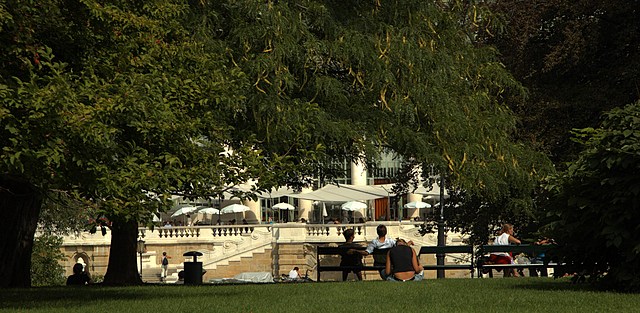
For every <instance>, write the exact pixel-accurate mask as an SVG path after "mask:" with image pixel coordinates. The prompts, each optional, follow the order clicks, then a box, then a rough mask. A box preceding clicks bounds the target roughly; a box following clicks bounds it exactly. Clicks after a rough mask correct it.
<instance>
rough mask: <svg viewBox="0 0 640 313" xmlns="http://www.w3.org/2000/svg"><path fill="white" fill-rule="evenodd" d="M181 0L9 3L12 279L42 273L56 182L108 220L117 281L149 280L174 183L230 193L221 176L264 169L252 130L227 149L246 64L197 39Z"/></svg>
mask: <svg viewBox="0 0 640 313" xmlns="http://www.w3.org/2000/svg"><path fill="white" fill-rule="evenodd" d="M168 4H169V3H165V2H162V1H159V2H153V3H147V4H145V5H140V6H139V5H137V3H135V2H132V3H121V7H118V6H114V5H111V4H108V3H107V4H101V3H98V2H94V1H82V2H81V3H74V2H73V1H70V2H58V1H51V2H42V3H39V4H37V5H35V6H32V5H31V4H24V3H11V5H10V6H7V7H6V12H8V15H6V16H8V17H7V18H6V19H4V20H3V23H5V24H6V25H7V27H6V31H3V33H2V35H3V36H2V40H3V42H4V43H7V44H6V45H3V49H5V51H6V52H7V53H6V54H3V56H6V57H5V60H6V61H7V62H4V61H3V62H2V64H3V67H2V69H1V70H0V72H1V73H3V75H2V81H1V84H0V94H2V96H1V97H0V98H1V99H2V107H1V109H0V112H1V115H0V119H1V120H2V124H3V125H4V128H3V129H2V130H1V132H2V136H0V138H1V140H2V144H3V154H2V158H1V159H0V160H1V161H2V162H1V164H2V184H1V186H2V197H0V198H1V201H2V210H1V211H2V214H3V216H2V217H3V219H2V231H3V236H4V238H7V240H6V242H7V244H6V245H5V246H3V249H2V253H1V254H2V259H1V260H0V261H2V262H1V263H0V264H2V266H1V267H0V268H1V270H0V278H2V279H1V281H2V285H3V286H25V285H28V284H29V283H30V279H29V266H28V264H30V260H29V258H30V256H31V253H30V252H31V244H32V241H33V232H34V230H35V226H36V222H37V218H38V216H39V211H40V208H41V206H42V199H43V198H44V197H45V195H47V194H48V193H49V191H51V190H60V191H63V192H65V193H67V195H68V196H70V197H71V198H75V199H78V200H79V201H83V202H84V203H86V204H88V205H91V206H93V210H94V212H95V214H96V218H95V220H98V218H97V217H100V216H106V217H107V218H108V220H109V222H108V226H109V227H111V229H112V231H113V233H112V235H113V238H114V239H113V242H112V246H111V248H112V253H111V254H110V260H109V263H110V266H109V270H108V272H107V274H106V277H105V283H112V284H127V283H135V282H139V277H138V275H137V273H136V267H135V240H136V236H137V226H138V222H139V221H145V220H148V219H149V218H150V216H151V213H152V212H155V211H157V210H159V209H160V210H162V209H163V208H166V207H167V206H168V202H167V200H166V199H167V197H168V195H169V193H177V192H179V193H185V194H192V193H197V192H203V191H205V190H206V193H207V194H211V195H215V194H216V193H221V192H222V190H221V189H220V188H218V189H211V188H210V187H212V186H226V185H233V184H234V183H237V182H241V181H244V180H246V179H247V177H250V176H258V175H256V174H255V173H252V172H251V171H247V170H245V169H260V168H261V167H260V165H261V162H260V161H259V159H260V157H259V151H256V150H254V149H252V148H251V144H250V140H251V139H250V138H247V140H245V142H244V143H248V145H247V147H238V148H235V149H234V155H233V156H228V155H227V154H223V152H224V151H225V149H226V148H227V143H228V142H230V140H229V139H228V137H227V136H228V133H229V131H230V127H229V126H228V124H227V123H226V122H225V120H224V119H222V120H216V118H217V117H218V116H225V115H226V116H229V114H230V113H229V112H234V111H235V110H237V109H236V108H235V105H236V104H237V101H238V100H239V99H240V97H238V96H236V91H235V90H236V88H242V87H243V86H244V82H243V80H242V75H241V73H239V72H238V71H233V69H228V68H225V66H224V64H221V63H219V60H220V58H221V56H223V55H224V47H217V49H211V50H207V51H205V49H204V47H203V45H202V44H201V43H197V42H193V41H191V40H190V39H189V36H188V34H187V33H186V32H185V31H184V29H182V27H181V26H180V25H179V23H178V22H179V20H172V19H171V18H172V16H174V15H177V16H184V14H183V15H180V14H181V12H183V10H184V9H185V8H184V7H180V6H166V5H168ZM3 16H4V15H3ZM77 25H83V26H82V27H78V26H77ZM49 32H52V33H56V34H57V35H56V36H60V37H61V38H57V37H55V36H54V37H48V36H47V34H48V33H49ZM207 48H215V46H214V45H211V46H208V47H207ZM54 49H55V53H56V57H55V58H54V56H53V54H54ZM221 112H222V113H224V114H221ZM220 121H222V123H219V122H220ZM254 163H255V164H254ZM145 191H147V192H145ZM24 264H26V267H25V265H24Z"/></svg>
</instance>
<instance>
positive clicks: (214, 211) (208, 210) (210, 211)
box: [198, 207, 220, 223]
mask: <svg viewBox="0 0 640 313" xmlns="http://www.w3.org/2000/svg"><path fill="white" fill-rule="evenodd" d="M198 213H204V214H211V220H210V221H209V222H210V223H213V215H214V214H220V210H218V209H216V208H212V207H208V208H203V209H200V210H198ZM206 218H207V216H206V215H205V220H206Z"/></svg>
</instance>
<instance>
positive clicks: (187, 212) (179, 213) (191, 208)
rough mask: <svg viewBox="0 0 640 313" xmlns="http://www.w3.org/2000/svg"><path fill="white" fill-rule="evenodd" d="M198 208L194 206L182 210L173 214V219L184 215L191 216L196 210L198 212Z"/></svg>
mask: <svg viewBox="0 0 640 313" xmlns="http://www.w3.org/2000/svg"><path fill="white" fill-rule="evenodd" d="M197 209H198V208H197V207H194V206H186V207H183V208H180V209H179V210H178V211H175V212H173V214H171V217H176V216H180V215H184V214H189V213H191V212H193V211H195V210H197Z"/></svg>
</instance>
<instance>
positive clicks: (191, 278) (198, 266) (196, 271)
mask: <svg viewBox="0 0 640 313" xmlns="http://www.w3.org/2000/svg"><path fill="white" fill-rule="evenodd" d="M183 256H190V257H193V262H184V284H185V285H200V284H202V262H198V257H199V256H202V253H201V252H198V251H189V252H185V253H184V254H183Z"/></svg>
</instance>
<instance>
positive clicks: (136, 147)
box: [0, 0, 545, 286]
mask: <svg viewBox="0 0 640 313" xmlns="http://www.w3.org/2000/svg"><path fill="white" fill-rule="evenodd" d="M464 3H465V2H464V1H462V2H461V1H436V2H425V1H417V0H416V1H394V2H379V1H374V2H362V1H318V0H306V1H296V2H289V1H255V0H241V1H197V2H195V1H193V2H189V3H183V2H179V1H175V2H174V1H168V0H156V1H146V2H144V3H141V2H139V1H118V2H111V1H96V0H82V1H78V2H76V1H74V0H68V1H53V0H51V1H43V2H39V3H38V4H24V3H11V4H9V5H7V6H5V7H4V8H5V10H4V11H2V12H6V14H0V17H1V18H2V20H0V24H1V25H3V26H5V27H3V32H2V33H1V35H2V37H1V40H2V42H3V43H6V44H5V45H3V46H2V48H0V49H4V50H3V52H5V53H3V54H2V55H3V57H2V58H3V59H2V61H3V62H2V63H1V64H2V65H0V73H2V80H1V81H0V95H2V97H0V99H2V102H1V103H2V106H1V107H0V120H1V121H2V124H3V125H6V126H5V128H4V129H2V130H0V133H1V134H2V135H1V136H0V140H2V144H3V152H4V153H3V155H2V157H1V158H0V161H1V162H0V164H1V165H2V168H1V169H2V171H1V173H3V175H2V181H1V183H2V184H0V186H2V191H3V192H2V193H1V197H0V201H3V202H2V208H3V210H2V212H3V213H4V214H8V215H7V216H6V218H5V219H0V223H7V224H8V223H13V225H16V226H15V228H10V227H9V226H11V225H6V226H7V228H2V227H3V226H5V225H4V224H0V228H1V229H2V231H5V230H6V231H13V232H14V233H15V234H14V233H7V236H8V237H6V238H10V240H9V242H10V243H11V245H9V246H7V247H4V248H3V249H2V251H0V258H4V256H7V255H12V256H13V255H19V256H22V259H21V261H20V262H18V263H11V262H13V260H12V259H11V260H10V259H0V264H3V266H2V267H1V269H0V281H2V282H3V283H4V282H7V283H6V284H7V285H12V286H18V285H25V284H27V283H26V282H28V281H29V280H27V279H25V277H28V276H25V274H24V270H23V269H22V268H20V267H19V266H20V265H19V264H29V262H28V261H29V260H28V259H26V258H27V254H20V253H21V252H20V251H22V250H20V249H23V248H24V249H26V251H30V245H31V242H32V238H33V229H35V221H34V218H35V217H37V216H38V213H39V210H40V207H41V201H42V199H43V198H44V197H45V195H47V194H49V193H48V191H50V190H59V191H63V192H65V193H66V194H67V195H69V196H70V197H71V198H73V199H75V200H78V201H84V203H86V204H87V205H90V206H91V208H92V212H94V214H95V215H96V219H95V220H100V219H98V218H97V217H101V216H104V217H106V218H107V219H108V221H105V222H104V224H101V225H100V226H105V227H110V228H111V230H112V236H113V240H112V245H111V254H110V259H109V269H108V271H107V274H106V275H105V283H110V284H132V283H139V282H140V281H139V278H138V276H137V273H136V268H135V253H134V252H135V238H136V235H137V225H138V222H141V221H142V222H144V221H147V220H149V218H150V216H151V213H152V212H155V211H156V210H159V209H160V210H162V209H163V208H166V207H167V205H168V201H167V198H168V195H169V194H172V193H179V194H183V195H187V196H207V195H209V196H215V195H217V194H220V193H222V191H223V189H224V188H225V186H230V185H234V184H237V183H239V182H243V181H246V180H248V179H249V178H255V179H258V180H259V182H260V184H261V186H260V187H259V188H268V187H270V186H275V185H282V184H289V185H294V186H301V185H304V184H308V183H309V181H310V177H312V176H313V175H315V174H317V173H318V172H321V173H325V174H327V175H329V176H328V178H330V175H331V174H332V171H324V169H325V168H326V166H325V165H326V164H327V163H326V162H327V161H328V160H340V161H342V160H344V159H347V160H362V161H367V160H366V158H374V157H375V156H376V153H377V151H378V150H379V149H390V150H392V151H395V152H397V153H398V154H399V155H401V156H403V157H404V158H405V159H407V160H411V161H413V162H415V163H416V164H433V166H435V167H436V168H437V169H438V170H439V171H440V172H441V173H443V175H446V176H447V179H448V181H450V182H452V184H453V185H454V186H456V187H457V188H460V190H466V191H467V192H468V193H470V194H471V195H474V196H477V197H480V198H482V199H485V201H491V202H493V203H499V201H509V200H510V199H514V201H511V203H512V204H513V203H516V202H515V201H520V203H525V204H526V203H528V202H527V199H528V198H530V194H531V190H532V186H533V182H534V181H535V179H536V176H537V175H538V174H539V173H540V172H542V171H544V167H545V164H544V160H543V158H542V157H541V156H540V155H538V154H536V153H533V152H532V151H531V149H529V148H527V147H526V146H525V145H522V144H519V143H515V142H514V141H513V138H512V134H513V132H514V126H515V119H514V116H513V114H512V113H511V112H510V110H509V108H508V107H507V103H506V101H507V95H514V96H515V95H518V94H520V93H521V92H522V88H521V86H520V85H518V84H517V83H516V82H515V80H514V79H513V77H511V75H509V74H508V72H506V71H505V70H504V68H503V67H502V66H501V65H500V64H499V63H498V62H497V58H496V52H495V50H494V49H492V48H491V47H488V46H477V45H474V44H473V40H471V38H472V36H471V35H472V33H473V30H470V29H466V28H464V27H465V25H467V24H464V23H461V18H463V17H465V18H466V17H468V16H469V7H468V6H463V5H462V4H464ZM49 34H55V35H49ZM5 61H6V62H5ZM228 151H232V153H228ZM18 187H20V188H21V189H18ZM27 194H28V196H27V197H22V198H20V197H18V196H21V195H27ZM27 200H29V201H30V202H27ZM9 208H10V209H9ZM16 208H17V209H16ZM3 217H4V216H3ZM16 221H17V222H16ZM3 235H4V233H3ZM18 235H19V237H15V236H18ZM28 255H30V254H28ZM4 264H8V265H7V266H4ZM14 269H17V270H14ZM26 275H28V272H27V273H26Z"/></svg>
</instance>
